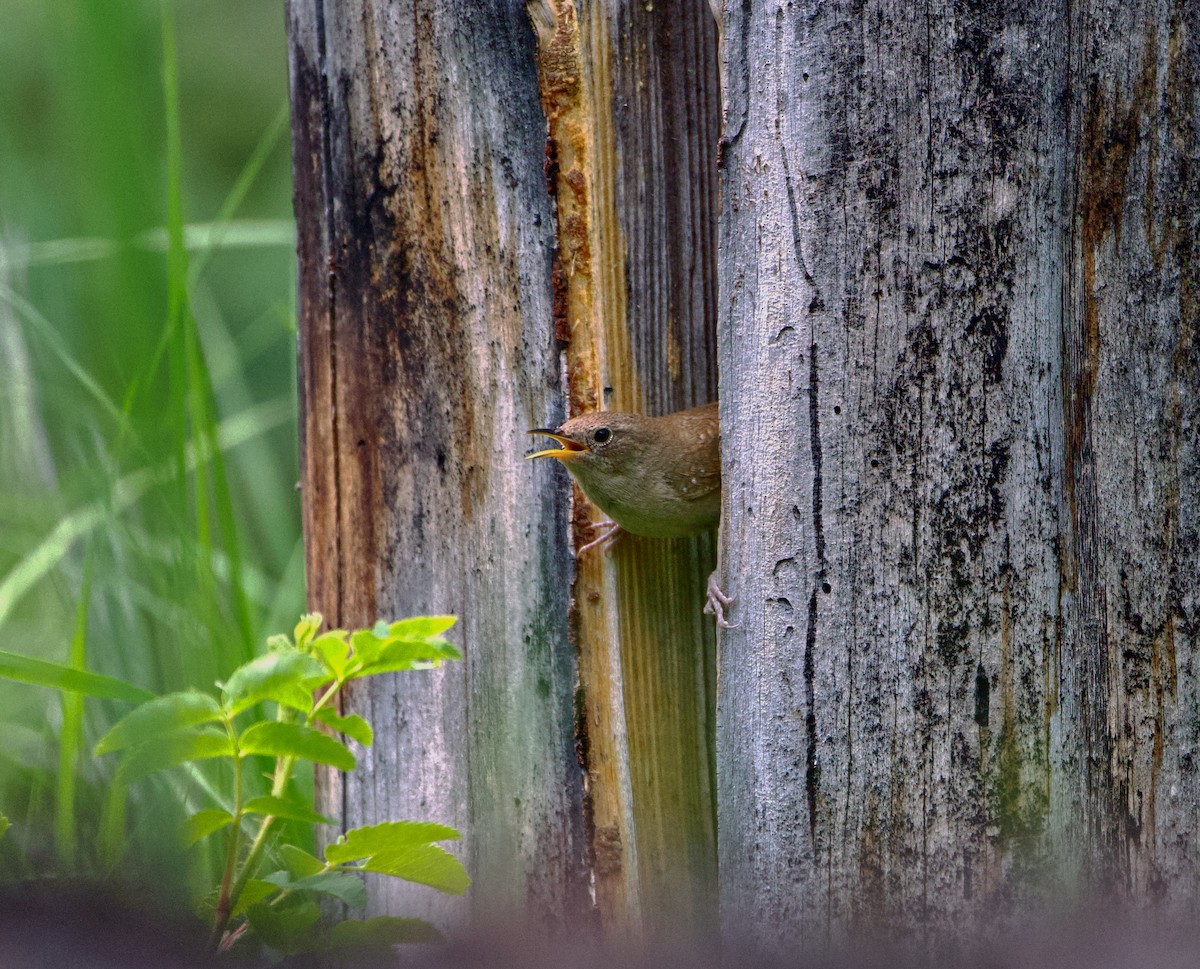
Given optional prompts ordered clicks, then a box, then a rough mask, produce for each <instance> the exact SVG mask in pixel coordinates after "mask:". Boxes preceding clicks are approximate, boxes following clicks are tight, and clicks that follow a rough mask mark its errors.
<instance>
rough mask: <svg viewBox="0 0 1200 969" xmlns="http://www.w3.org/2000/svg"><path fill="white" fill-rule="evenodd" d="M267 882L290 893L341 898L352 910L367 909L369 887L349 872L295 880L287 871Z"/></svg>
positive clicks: (279, 872) (270, 876)
mask: <svg viewBox="0 0 1200 969" xmlns="http://www.w3.org/2000/svg"><path fill="white" fill-rule="evenodd" d="M266 880H267V881H269V882H272V883H273V884H275V885H278V886H279V887H280V888H286V889H288V890H290V891H306V892H320V893H321V894H322V895H332V896H333V897H334V898H339V899H341V900H342V901H343V902H345V903H346V904H347V905H349V906H351V907H352V908H366V907H367V886H366V885H364V884H363V880H362V878H360V877H359V876H358V875H354V874H351V873H350V872H348V871H321V872H317V873H316V874H313V875H309V876H307V877H306V878H298V879H295V880H293V879H292V877H291V875H290V874H289V873H288V872H286V871H277V872H275V873H274V874H272V875H267V876H266Z"/></svg>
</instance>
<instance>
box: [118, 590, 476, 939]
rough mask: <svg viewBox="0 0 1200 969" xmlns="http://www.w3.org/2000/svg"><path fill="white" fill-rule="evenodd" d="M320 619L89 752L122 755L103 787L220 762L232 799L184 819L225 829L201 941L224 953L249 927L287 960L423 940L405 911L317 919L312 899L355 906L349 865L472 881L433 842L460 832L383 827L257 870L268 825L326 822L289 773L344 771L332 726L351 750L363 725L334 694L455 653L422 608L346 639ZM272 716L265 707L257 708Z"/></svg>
mask: <svg viewBox="0 0 1200 969" xmlns="http://www.w3.org/2000/svg"><path fill="white" fill-rule="evenodd" d="M321 621H322V620H321V616H320V615H318V614H315V613H314V614H311V615H307V616H304V617H303V618H302V619H301V620H300V623H299V624H298V625H297V626H296V629H295V632H294V636H293V637H291V638H289V637H287V636H274V637H272V638H271V639H270V640H269V641H268V645H269V647H270V651H269V652H268V653H267V654H266V655H264V656H260V657H258V658H257V659H254V660H252V661H250V662H248V663H246V664H244V665H242V666H241V667H239V668H238V669H237V670H235V671H234V672H233V674H232V675H231V676H230V677H229V678H228V679H227V680H226V681H225V682H224V683H220V684H218V687H219V693H213V694H210V693H205V692H201V691H198V690H185V691H182V692H179V693H170V694H167V695H165V696H160V697H156V698H154V699H152V700H149V701H147V702H145V703H142V704H141V705H140V706H138V707H137V708H136V709H134V710H133V711H132V712H131V713H129V714H128V715H126V716H125V717H123V718H122V719H121V720H119V721H118V722H117V723H116V724H115V725H114V726H113V727H112V729H111V730H109V731H108V733H107V734H105V735H104V736H103V737H102V738H101V739H100V741H99V742H98V743H97V744H96V748H95V753H96V754H97V756H101V755H105V754H109V753H120V755H121V760H120V764H119V766H118V768H117V772H116V779H115V782H116V784H117V785H118V786H120V787H124V786H127V785H128V784H131V783H133V782H134V781H136V780H139V779H140V778H142V777H145V776H147V775H149V774H152V773H155V772H157V771H162V770H166V769H168V768H172V767H176V766H179V765H181V764H185V763H195V762H199V761H210V760H213V759H219V760H223V761H225V762H227V763H228V764H230V765H231V768H232V771H233V799H232V803H231V804H228V805H225V806H207V807H204V808H202V809H200V810H198V811H196V812H194V813H193V814H192V815H191V816H190V817H189V819H188V821H187V825H186V828H187V830H186V837H187V838H188V839H189V841H191V842H197V841H200V840H202V839H204V838H207V837H210V836H212V835H215V834H217V833H218V832H224V833H225V837H226V846H225V862H224V865H223V868H222V870H221V876H220V882H219V884H218V886H217V888H216V891H215V897H214V898H213V899H212V903H211V920H212V921H211V925H212V928H211V935H210V945H211V947H212V948H213V949H215V950H222V949H227V948H229V947H230V946H232V945H233V944H234V943H235V942H237V941H238V940H239V939H240V938H242V937H243V936H244V935H245V934H246V933H247V932H250V933H253V934H254V935H255V936H257V937H258V939H259V940H260V941H261V942H262V943H264V944H265V945H267V946H268V947H270V948H272V949H274V950H276V951H279V952H282V953H284V954H288V953H291V952H298V951H311V950H314V949H323V948H327V947H334V948H337V949H340V950H344V949H345V947H346V946H348V945H355V946H361V945H365V944H390V943H393V942H399V941H429V940H431V939H435V938H437V932H436V930H434V929H433V927H432V926H429V925H428V924H426V923H423V922H420V921H419V920H416V919H393V918H385V919H371V920H368V921H366V922H358V923H341V924H339V925H337V926H334V927H333V929H332V930H330V931H328V932H324V931H322V929H321V928H320V926H319V924H318V923H319V918H320V909H319V906H318V905H317V902H316V900H315V898H314V896H320V895H325V896H332V897H334V898H337V899H339V900H340V901H342V902H344V903H346V904H347V905H349V906H351V907H353V908H361V907H363V906H364V905H365V902H366V892H365V888H364V886H363V884H362V882H361V880H360V878H359V874H358V873H360V872H377V873H380V874H385V875H391V876H393V877H396V878H402V879H406V880H408V881H412V882H418V883H420V884H424V885H429V886H430V887H432V888H435V889H437V890H439V891H442V892H447V893H450V894H455V895H461V894H463V893H464V892H465V891H466V889H467V886H468V885H469V884H470V879H469V877H468V876H467V873H466V871H465V870H464V869H463V867H462V864H461V863H460V862H459V861H458V860H457V859H456V858H455V857H454V856H453V855H451V854H450V853H449V852H447V851H446V850H445V849H444V848H441V847H440V846H439V845H437V844H436V842H439V841H446V840H450V839H455V838H458V837H459V834H458V832H457V831H455V830H454V829H453V828H449V827H446V826H444V825H440V824H433V823H429V822H419V821H391V822H386V823H383V824H376V825H372V826H370V827H364V828H357V829H354V830H352V831H348V832H347V833H346V834H345V835H343V836H342V837H340V838H339V839H338V840H337V842H336V843H333V844H330V845H328V846H327V847H326V849H325V852H324V860H323V861H322V860H320V859H318V858H316V857H314V856H312V855H309V854H308V853H307V852H305V851H303V850H302V849H300V848H298V847H296V846H294V845H286V844H285V845H282V846H281V847H280V848H279V849H278V851H276V852H275V857H277V859H278V861H279V862H280V864H281V867H280V868H278V870H275V871H272V872H270V873H268V874H265V875H261V874H260V873H261V871H262V869H263V867H264V855H266V854H269V853H270V852H269V849H270V848H271V846H272V844H273V841H274V840H275V839H273V837H272V836H273V834H274V833H275V831H276V829H277V827H278V823H279V822H284V821H290V822H298V823H300V824H317V823H333V822H332V821H330V820H329V819H328V818H324V817H322V816H321V815H320V814H317V813H316V811H315V810H314V809H313V805H312V804H311V800H306V799H304V798H302V797H300V796H299V795H298V794H297V793H296V791H295V786H296V785H294V784H293V783H292V781H293V775H294V771H295V768H296V765H297V763H298V762H300V761H307V762H311V763H314V764H324V765H328V766H330V767H334V768H337V769H338V770H342V771H350V770H353V769H354V768H355V765H356V759H355V756H354V753H353V752H352V751H351V750H350V748H349V747H348V746H347V745H346V744H345V743H343V742H342V741H341V740H339V739H337V738H336V737H334V736H332V735H331V732H336V733H338V734H341V735H343V736H345V737H347V738H349V739H351V740H353V741H356V742H357V743H359V744H361V745H363V746H369V745H370V744H371V743H372V740H373V734H372V730H371V725H370V724H369V723H368V722H367V721H366V720H364V719H363V718H362V717H360V716H359V715H357V714H353V713H352V714H349V715H346V716H342V715H341V714H339V713H338V708H337V698H338V695H339V694H340V692H341V690H342V688H343V687H344V686H345V685H346V684H347V683H349V682H351V681H353V680H357V679H361V678H362V677H365V676H375V675H378V674H380V673H392V672H401V671H408V670H420V669H432V668H434V667H437V666H440V665H441V664H442V663H443V662H444V661H445V660H457V659H461V658H462V657H461V654H460V653H459V651H458V650H457V649H456V648H455V647H454V646H453V645H452V644H450V643H449V642H447V641H446V640H445V639H444V638H443V635H442V634H443V633H444V632H445V631H446V630H447V629H448V628H449V627H450V626H451V625H452V624H453V623H454V618H453V617H451V616H423V617H417V618H412V619H404V620H401V621H399V622H394V623H390V624H388V623H379V624H377V625H376V626H375V627H374V628H373V629H360V630H356V631H354V632H352V633H349V632H347V631H345V630H341V629H338V630H333V631H331V632H326V633H323V634H321V633H320V632H319V630H320V626H321ZM268 705H269V706H270V707H273V708H274V714H273V715H265V716H264V715H263V711H264V709H265V708H266V707H267V706H268ZM259 758H267V759H268V762H273V764H274V768H273V770H272V771H270V773H269V777H270V781H271V783H270V789H269V793H266V794H262V793H257V794H256V793H254V791H253V789H252V786H253V785H252V784H251V783H250V781H251V780H252V778H253V774H252V773H251V770H252V765H254V764H255V763H256V761H258V759H259Z"/></svg>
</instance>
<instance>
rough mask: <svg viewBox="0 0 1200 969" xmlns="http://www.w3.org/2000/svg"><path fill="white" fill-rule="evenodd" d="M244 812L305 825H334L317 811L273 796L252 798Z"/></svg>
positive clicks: (266, 795) (265, 795)
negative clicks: (267, 815) (266, 815)
mask: <svg viewBox="0 0 1200 969" xmlns="http://www.w3.org/2000/svg"><path fill="white" fill-rule="evenodd" d="M243 810H244V811H245V812H246V813H247V814H269V815H270V816H271V817H275V818H283V819H284V820H286V821H301V822H303V823H305V824H333V823H334V822H333V821H332V820H331V819H330V818H327V817H325V816H324V815H322V814H317V812H316V811H314V810H313V809H312V808H310V807H308V806H307V805H305V804H298V803H296V802H295V801H286V800H284V799H283V798H281V797H274V796H273V795H271V794H264V795H263V796H262V797H252V798H250V800H249V801H247V802H246V806H245V807H244V808H243Z"/></svg>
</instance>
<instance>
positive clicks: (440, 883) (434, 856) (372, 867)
mask: <svg viewBox="0 0 1200 969" xmlns="http://www.w3.org/2000/svg"><path fill="white" fill-rule="evenodd" d="M458 837H460V835H459V833H458V832H457V831H455V830H454V829H453V828H449V827H446V826H445V825H442V824H433V823H430V822H425V821H387V822H385V823H383V824H375V825H371V826H370V827H366V828H355V829H354V830H353V831H348V832H346V836H345V839H344V840H339V841H338V843H336V844H331V845H329V846H328V847H327V848H326V849H325V860H326V861H327V862H329V863H330V864H340V863H342V862H347V861H354V860H356V859H363V860H362V865H361V868H362V870H364V871H374V872H379V873H380V874H383V875H392V876H394V877H396V878H403V879H405V880H406V881H411V882H419V883H420V884H422V885H429V886H431V887H433V888H436V889H438V891H442V892H446V893H447V894H450V895H462V894H463V893H464V892H465V891H466V890H467V886H468V885H470V884H471V879H470V878H469V877H468V875H467V872H466V869H465V868H463V866H462V863H461V862H460V861H459V860H458V859H457V858H455V857H454V856H453V855H452V854H450V853H449V852H448V851H446V850H445V849H443V848H439V847H438V846H437V845H434V844H431V842H433V841H446V840H450V839H454V838H458Z"/></svg>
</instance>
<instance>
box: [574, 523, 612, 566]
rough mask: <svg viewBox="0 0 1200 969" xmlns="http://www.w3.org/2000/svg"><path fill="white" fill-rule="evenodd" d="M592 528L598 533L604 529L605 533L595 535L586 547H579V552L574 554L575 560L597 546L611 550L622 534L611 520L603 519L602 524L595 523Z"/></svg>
mask: <svg viewBox="0 0 1200 969" xmlns="http://www.w3.org/2000/svg"><path fill="white" fill-rule="evenodd" d="M592 528H593V529H595V530H596V531H600V529H605V531H604V533H603V534H601V535H597V536H596V537H595V538H593V539H592V540H591V541H590V542H588V543H587V544H586V545H583V546H580V548H579V550H578V551H577V552H576V553H575V557H576V558H579V556H581V555H582V554H583V553H584V552H586V551H587V550H588V549H589V548H595V547H596V546H597V545H599V546H600V547H601V548H604V549H608V548H612V547H613V545H614V544H615V542H616V541H617V539H618V538H620V537H621V536H622V535H623V534H624V532H623V531H622V529H621V526H620V525H618V524H617V523H616V522H615V521H612V520H611V519H605V520H604V521H602V522H596V523H595V524H594V525H593V526H592Z"/></svg>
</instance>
